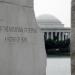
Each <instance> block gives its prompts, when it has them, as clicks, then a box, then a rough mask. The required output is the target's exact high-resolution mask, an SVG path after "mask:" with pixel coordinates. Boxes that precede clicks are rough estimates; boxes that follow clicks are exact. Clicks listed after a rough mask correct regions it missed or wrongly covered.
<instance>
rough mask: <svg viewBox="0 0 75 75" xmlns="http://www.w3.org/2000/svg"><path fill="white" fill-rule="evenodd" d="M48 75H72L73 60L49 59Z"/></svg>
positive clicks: (65, 58) (63, 58)
mask: <svg viewBox="0 0 75 75" xmlns="http://www.w3.org/2000/svg"><path fill="white" fill-rule="evenodd" d="M46 75H71V59H70V58H69V57H61V58H48V59H47V71H46Z"/></svg>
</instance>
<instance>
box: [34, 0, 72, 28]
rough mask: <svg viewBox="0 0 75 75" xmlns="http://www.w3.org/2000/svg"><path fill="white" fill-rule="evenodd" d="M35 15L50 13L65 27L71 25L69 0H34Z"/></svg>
mask: <svg viewBox="0 0 75 75" xmlns="http://www.w3.org/2000/svg"><path fill="white" fill-rule="evenodd" d="M34 11H35V16H36V17H38V16H39V15H42V14H51V15H53V16H55V17H57V18H58V19H59V20H60V21H61V22H62V23H63V24H64V25H65V26H66V27H70V26H71V25H70V24H71V0H34Z"/></svg>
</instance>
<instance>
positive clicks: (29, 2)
mask: <svg viewBox="0 0 75 75" xmlns="http://www.w3.org/2000/svg"><path fill="white" fill-rule="evenodd" d="M0 2H4V3H11V4H17V5H23V6H31V7H32V6H33V0H0Z"/></svg>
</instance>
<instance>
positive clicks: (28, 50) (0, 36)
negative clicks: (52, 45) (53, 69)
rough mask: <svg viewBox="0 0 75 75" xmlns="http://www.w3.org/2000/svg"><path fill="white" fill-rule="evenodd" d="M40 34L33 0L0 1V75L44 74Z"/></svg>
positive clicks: (44, 54)
mask: <svg viewBox="0 0 75 75" xmlns="http://www.w3.org/2000/svg"><path fill="white" fill-rule="evenodd" d="M41 34H42V32H41V31H40V29H39V27H38V25H37V24H36V20H35V15H34V10H33V0H0V75H46V53H45V48H44V39H43V36H42V35H41Z"/></svg>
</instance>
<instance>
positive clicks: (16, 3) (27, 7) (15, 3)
mask: <svg viewBox="0 0 75 75" xmlns="http://www.w3.org/2000/svg"><path fill="white" fill-rule="evenodd" d="M0 3H6V4H12V5H16V6H21V7H27V8H33V6H27V5H20V4H17V3H13V2H6V1H0Z"/></svg>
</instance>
